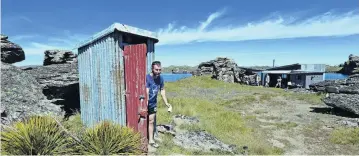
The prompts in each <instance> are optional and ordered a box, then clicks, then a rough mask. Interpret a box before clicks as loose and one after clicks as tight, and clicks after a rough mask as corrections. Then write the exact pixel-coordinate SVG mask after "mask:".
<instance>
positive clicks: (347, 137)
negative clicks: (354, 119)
mask: <svg viewBox="0 0 359 156" xmlns="http://www.w3.org/2000/svg"><path fill="white" fill-rule="evenodd" d="M330 141H331V142H332V143H335V144H344V145H346V144H359V128H344V127H342V128H338V129H335V130H334V131H333V132H332V133H331V135H330Z"/></svg>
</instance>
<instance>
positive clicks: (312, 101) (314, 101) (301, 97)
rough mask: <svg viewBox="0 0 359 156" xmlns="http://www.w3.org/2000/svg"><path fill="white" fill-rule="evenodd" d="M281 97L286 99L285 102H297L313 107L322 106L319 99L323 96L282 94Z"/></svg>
mask: <svg viewBox="0 0 359 156" xmlns="http://www.w3.org/2000/svg"><path fill="white" fill-rule="evenodd" d="M282 95H283V96H284V97H286V99H287V100H299V101H303V102H307V103H310V104H314V105H320V104H323V101H322V100H321V99H322V98H323V97H324V95H323V94H304V93H283V94H282Z"/></svg>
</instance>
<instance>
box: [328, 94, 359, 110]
mask: <svg viewBox="0 0 359 156" xmlns="http://www.w3.org/2000/svg"><path fill="white" fill-rule="evenodd" d="M323 101H324V103H325V104H326V105H328V106H332V107H335V108H340V109H342V110H345V111H347V112H351V113H354V114H357V115H359V94H335V93H329V96H328V97H326V98H324V99H323Z"/></svg>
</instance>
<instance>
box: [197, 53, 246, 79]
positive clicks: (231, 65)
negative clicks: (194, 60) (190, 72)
mask: <svg viewBox="0 0 359 156" xmlns="http://www.w3.org/2000/svg"><path fill="white" fill-rule="evenodd" d="M245 74H246V70H244V69H242V68H239V67H238V65H237V64H236V63H235V62H234V61H233V60H232V59H229V58H226V57H217V58H216V59H215V60H210V61H208V62H202V63H201V64H199V65H198V68H197V70H196V72H195V74H194V75H196V76H201V75H212V78H214V79H217V80H220V81H224V82H230V83H244V82H245V81H246V79H245V78H248V79H249V77H246V75H245Z"/></svg>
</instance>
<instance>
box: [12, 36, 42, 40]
mask: <svg viewBox="0 0 359 156" xmlns="http://www.w3.org/2000/svg"><path fill="white" fill-rule="evenodd" d="M36 36H38V35H17V36H12V37H11V38H10V39H11V41H21V40H24V39H30V38H35V37H36Z"/></svg>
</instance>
